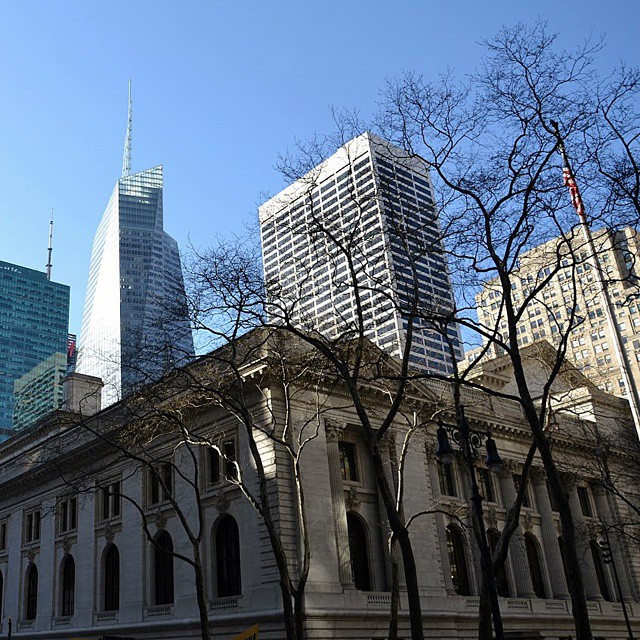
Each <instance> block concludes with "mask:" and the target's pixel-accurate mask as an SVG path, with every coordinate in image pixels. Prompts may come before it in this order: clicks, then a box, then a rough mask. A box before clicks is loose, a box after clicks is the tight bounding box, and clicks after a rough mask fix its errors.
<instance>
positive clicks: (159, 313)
mask: <svg viewBox="0 0 640 640" xmlns="http://www.w3.org/2000/svg"><path fill="white" fill-rule="evenodd" d="M162 190H163V177H162V167H161V166H158V167H154V168H152V169H147V170H146V171H141V172H140V173H135V174H132V175H127V176H125V177H123V178H120V180H118V182H117V184H116V187H115V189H114V190H113V193H112V195H111V198H110V200H109V203H108V204H107V208H106V210H105V212H104V215H103V216H102V221H101V222H100V225H99V226H98V230H97V232H96V235H95V238H94V241H93V250H92V254H91V265H90V268H89V281H88V284H87V295H86V299H85V306H84V315H83V319H82V332H81V334H80V348H79V353H78V361H77V365H76V371H78V372H79V373H84V374H88V375H93V376H98V377H100V378H102V380H103V382H104V385H105V386H104V388H103V392H102V401H103V406H106V405H108V404H112V403H113V402H115V401H117V400H119V399H120V398H122V397H123V396H124V395H126V394H127V393H129V392H130V391H131V390H132V389H133V388H134V387H135V386H136V385H139V384H141V383H145V382H149V381H152V380H154V379H156V378H158V377H159V376H160V375H162V373H163V372H165V371H168V370H170V369H171V368H172V367H174V366H178V365H180V364H183V363H185V362H186V360H187V359H188V358H189V357H191V356H192V355H193V338H192V335H191V328H190V324H189V319H188V314H187V309H186V298H185V293H184V283H183V279H182V269H181V265H180V255H179V253H178V245H177V243H176V241H175V240H174V239H173V238H171V237H170V236H169V235H168V234H167V233H165V232H164V230H163V207H162V193H163V191H162Z"/></svg>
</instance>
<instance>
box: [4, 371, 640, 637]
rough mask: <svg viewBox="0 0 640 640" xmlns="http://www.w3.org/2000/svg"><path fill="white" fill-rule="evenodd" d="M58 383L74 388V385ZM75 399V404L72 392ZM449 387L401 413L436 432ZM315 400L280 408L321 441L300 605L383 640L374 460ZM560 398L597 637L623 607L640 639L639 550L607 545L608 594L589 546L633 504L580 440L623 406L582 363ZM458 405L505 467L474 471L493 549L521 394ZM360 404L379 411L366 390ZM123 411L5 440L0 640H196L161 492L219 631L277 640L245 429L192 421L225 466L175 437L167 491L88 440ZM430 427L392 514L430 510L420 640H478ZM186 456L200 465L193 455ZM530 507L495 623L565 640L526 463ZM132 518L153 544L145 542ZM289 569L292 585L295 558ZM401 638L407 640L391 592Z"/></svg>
mask: <svg viewBox="0 0 640 640" xmlns="http://www.w3.org/2000/svg"><path fill="white" fill-rule="evenodd" d="M191 366H192V367H197V366H199V365H198V363H196V364H194V365H191ZM531 366H532V368H535V366H539V359H533V360H532V364H531ZM247 375H249V374H247ZM251 375H255V374H254V373H251ZM479 376H481V377H482V379H483V381H484V382H485V383H486V384H487V385H489V386H490V385H494V386H495V388H496V389H497V388H498V387H499V388H500V390H501V391H502V392H504V393H506V394H508V393H511V392H512V390H513V381H512V380H511V379H510V377H509V367H508V364H506V363H505V362H504V361H502V360H496V361H495V365H494V367H493V369H489V368H488V367H485V370H484V371H482V372H481V373H480V374H479ZM532 376H535V370H534V371H532ZM70 380H71V381H70V382H69V383H68V384H72V383H73V377H72V378H71V379H70ZM81 382H82V384H83V385H85V388H86V385H87V384H89V383H90V382H91V381H90V380H89V379H88V377H87V376H82V379H81ZM578 383H580V384H578ZM270 384H271V383H270V382H269V380H268V378H267V377H265V378H263V379H260V380H258V381H257V382H256V384H255V391H256V395H255V396H253V400H252V401H253V405H252V411H254V412H255V414H256V416H257V420H258V422H259V420H260V419H261V418H260V416H259V415H258V414H259V413H260V412H261V411H264V412H265V416H263V418H264V419H266V413H269V414H273V413H277V412H279V411H280V410H281V409H282V407H280V406H279V402H280V400H279V398H280V396H279V395H278V393H277V389H276V386H277V385H273V386H272V387H270ZM416 389H418V391H416ZM71 391H73V389H70V391H69V393H68V396H67V397H68V398H72V397H74V395H73V393H71ZM450 391H451V390H450V388H449V387H448V385H447V384H446V383H444V382H439V381H428V382H425V383H424V385H421V386H420V387H416V388H415V389H414V390H413V391H412V398H411V409H410V410H409V409H407V411H408V412H409V413H411V412H417V411H419V409H417V408H416V407H420V406H427V405H429V406H434V405H438V406H440V407H441V408H442V410H443V413H441V415H442V416H444V417H445V419H447V416H450V415H451V414H450V413H448V411H449V409H447V406H448V405H447V403H448V402H449V400H448V398H449V397H450ZM310 394H311V392H310V391H308V390H303V392H302V393H301V394H300V395H298V396H297V397H296V400H295V402H294V403H293V404H292V410H293V423H295V424H303V423H304V424H310V422H308V421H307V419H308V418H310V417H311V418H313V419H314V420H316V419H317V420H316V423H317V431H316V432H314V437H313V439H312V440H311V441H310V442H309V445H308V448H307V449H306V450H305V451H304V453H303V455H301V458H300V461H301V477H302V483H303V486H304V489H305V496H306V505H307V506H306V519H307V522H308V523H309V544H310V549H311V565H310V573H309V580H308V585H307V590H306V600H305V610H306V624H307V628H308V630H309V637H310V638H317V639H323V638H324V639H329V638H342V639H346V638H363V637H366V638H375V639H379V640H382V639H383V638H385V637H387V625H388V614H389V607H390V601H391V596H390V592H389V583H390V563H389V554H388V550H387V543H386V532H387V527H386V524H385V517H384V515H383V514H384V509H383V507H382V504H381V501H380V498H379V495H378V491H377V488H376V481H375V477H374V471H373V466H372V462H371V460H370V458H369V454H368V449H367V447H366V446H365V441H364V439H363V437H362V434H361V430H360V429H359V428H358V426H357V424H358V422H357V419H356V415H355V412H354V409H353V407H351V406H349V404H348V402H345V401H344V400H345V397H344V396H341V395H340V392H339V391H337V390H336V389H335V388H334V389H333V390H332V391H331V392H329V391H327V396H326V398H325V399H324V401H323V407H324V411H323V413H322V414H320V415H318V414H317V413H316V414H315V417H314V416H313V414H314V410H315V409H314V403H313V401H312V398H311V397H310ZM311 395H313V397H315V395H316V394H315V393H313V394H311ZM554 397H555V400H554V403H555V405H554V406H555V407H556V410H555V413H554V415H555V418H554V420H555V423H554V425H555V426H554V428H556V429H557V434H558V435H557V442H556V445H555V451H556V453H557V459H558V460H560V461H561V463H562V468H563V472H564V474H565V478H566V484H567V488H568V490H569V493H570V497H571V508H572V511H573V515H574V517H575V520H576V524H577V530H578V536H579V553H580V557H581V559H582V562H583V573H584V581H585V588H586V595H587V598H588V600H589V610H590V615H591V620H592V625H593V629H594V635H595V636H596V637H599V638H607V639H608V640H612V639H614V638H625V637H627V633H626V629H625V624H624V618H623V613H622V603H621V602H620V600H621V596H622V598H623V599H624V602H625V605H626V607H627V609H628V612H629V614H630V619H631V621H632V624H633V625H634V628H636V630H637V632H639V633H640V598H639V596H640V590H639V582H638V576H639V575H640V554H639V553H638V549H637V544H631V543H629V541H628V539H626V538H623V537H618V536H617V535H613V534H612V550H613V557H614V560H615V563H616V568H617V570H618V573H619V577H620V585H621V593H618V592H617V589H616V585H615V581H614V576H613V574H612V571H611V565H606V564H604V562H603V558H602V554H601V551H600V546H599V544H598V543H599V542H601V540H602V531H603V528H602V527H603V523H604V524H606V525H612V524H614V523H616V522H620V521H624V520H625V518H628V513H627V511H628V509H627V507H625V505H624V504H623V503H622V502H621V501H620V500H617V499H614V497H613V496H612V495H611V494H609V493H605V492H604V491H603V490H601V489H599V486H600V485H599V482H598V475H597V465H596V464H594V462H593V457H592V453H593V442H591V441H590V434H592V433H593V429H594V428H595V427H597V428H598V429H600V430H601V431H603V432H612V431H614V430H615V429H619V428H625V427H624V424H625V421H627V420H628V416H627V407H626V403H625V401H624V400H622V399H619V398H614V397H612V396H608V395H606V394H604V393H603V392H601V391H600V390H599V389H597V388H596V387H595V386H594V385H592V384H590V383H589V382H588V381H587V380H586V379H584V378H583V377H582V376H581V374H580V373H579V372H577V371H575V370H569V371H568V373H567V374H566V375H563V376H562V377H561V378H560V379H559V380H558V383H557V390H556V392H555V396H554ZM463 400H464V402H465V405H466V406H467V415H468V417H469V419H470V421H471V424H472V426H473V427H474V428H477V429H479V430H481V431H483V432H486V431H487V430H489V429H490V430H491V433H492V435H493V437H494V438H495V440H496V442H497V445H498V449H499V451H500V454H501V456H502V458H503V460H504V465H503V469H502V471H501V473H500V475H499V476H494V475H492V474H491V473H489V472H488V470H487V469H484V468H483V467H482V462H481V461H480V462H479V468H478V479H479V482H480V485H481V487H482V493H483V495H484V497H485V522H486V526H487V529H488V531H489V539H490V540H492V536H495V532H497V531H500V530H501V529H502V527H503V525H504V522H505V517H506V509H507V508H508V507H509V506H510V504H511V503H512V501H513V499H514V496H515V492H516V487H517V483H518V482H519V481H520V478H519V474H520V472H521V468H522V464H523V462H524V460H525V457H526V453H527V450H528V448H529V444H530V439H529V437H528V434H527V429H526V427H525V426H524V423H523V419H522V414H521V412H520V408H519V405H518V404H517V403H516V402H515V401H510V400H507V399H504V398H498V397H495V396H491V395H489V394H486V393H480V392H479V391H475V390H468V391H466V392H465V393H464V394H463ZM371 401H372V402H382V401H381V400H380V398H378V399H376V397H375V396H372V400H371ZM72 404H73V403H72ZM121 405H122V403H119V404H116V405H112V406H111V407H108V408H107V409H105V410H102V411H98V412H97V413H96V414H95V415H93V416H92V417H90V418H86V417H85V418H84V419H83V420H82V421H80V420H79V419H78V414H76V413H74V412H73V411H63V412H58V413H57V414H54V415H52V416H51V417H50V418H49V419H48V420H46V421H44V422H42V423H40V425H39V428H38V429H33V430H30V431H28V432H25V433H23V434H20V435H19V436H17V437H16V438H14V439H12V440H10V441H9V442H7V443H4V444H3V445H2V446H1V448H0V496H2V498H1V499H0V608H1V609H0V621H1V622H0V624H1V625H2V627H1V630H0V633H1V634H4V635H6V634H7V633H8V629H9V624H10V622H9V621H10V620H11V626H12V637H13V638H29V639H34V638H61V639H70V638H83V639H85V638H86V639H89V638H91V639H98V638H102V637H107V636H110V637H118V638H136V639H139V640H142V639H144V640H151V639H160V638H172V639H175V640H177V639H183V638H185V639H186V638H196V637H199V626H198V625H199V622H198V610H197V606H196V593H195V589H194V579H193V571H192V568H191V567H190V566H189V565H188V564H187V563H185V562H184V561H182V560H180V559H179V558H178V557H173V556H172V555H171V554H169V553H168V552H167V550H169V549H172V550H173V551H174V552H175V553H176V554H185V555H189V553H190V545H189V542H188V540H187V538H186V536H185V532H184V528H183V527H182V526H181V523H180V520H179V518H178V517H177V515H176V511H175V509H174V508H173V507H172V505H171V502H170V500H168V499H167V492H168V491H170V492H171V495H172V497H173V498H174V499H175V500H176V501H177V503H178V504H179V505H180V507H181V509H182V512H183V513H184V514H186V518H187V519H188V520H189V521H190V523H191V524H192V525H193V526H196V525H197V516H198V511H197V509H196V508H195V506H194V507H193V508H191V506H192V503H191V502H189V501H190V500H192V501H193V500H194V498H193V496H194V493H193V491H194V490H197V492H198V495H199V497H200V498H201V501H202V514H203V531H204V535H203V538H202V543H201V553H202V557H203V564H204V567H205V590H206V594H207V601H208V607H209V616H210V621H211V627H212V631H213V636H214V637H215V638H216V639H220V640H222V639H223V638H224V639H227V638H231V637H233V636H234V634H237V633H240V632H241V631H242V630H244V629H246V628H248V627H251V626H252V625H254V624H258V625H259V629H260V631H259V633H260V636H259V637H260V638H261V639H262V638H272V639H275V638H283V637H285V635H284V630H283V622H282V603H281V597H280V592H279V589H278V580H279V575H278V571H277V568H276V566H275V563H274V557H273V553H272V551H271V547H270V545H269V540H268V536H267V535H266V530H265V526H264V523H263V522H262V520H261V518H260V517H259V516H258V514H257V513H256V511H255V510H254V509H253V508H252V506H251V505H250V504H249V502H248V501H247V499H246V498H245V497H244V496H243V495H242V492H241V490H240V488H239V486H238V485H237V484H236V482H235V481H234V478H235V477H236V474H238V473H240V474H241V477H242V478H246V482H247V485H248V487H249V489H251V487H254V488H255V484H252V483H254V482H255V479H254V475H255V474H254V462H253V459H252V457H251V456H250V454H249V451H248V446H247V434H246V432H245V431H244V430H243V428H241V427H239V425H238V420H237V417H234V416H233V415H231V414H230V413H229V412H228V411H225V410H224V409H223V408H221V407H220V406H214V404H212V405H211V406H210V407H209V408H205V410H202V411H198V412H197V413H196V414H193V415H192V416H188V417H187V418H186V419H187V420H188V421H189V425H190V427H192V429H193V431H192V433H199V434H207V436H208V437H209V436H210V437H211V438H215V442H216V443H217V445H218V448H219V451H221V452H223V453H224V455H223V456H222V457H220V455H219V453H218V454H212V453H211V449H210V447H206V446H195V445H194V446H193V447H191V448H188V447H186V446H185V445H181V446H178V442H177V440H176V437H177V436H175V434H173V433H172V432H170V431H167V432H166V433H164V434H163V435H162V437H159V438H157V445H154V447H156V449H157V451H158V452H159V453H158V456H157V458H156V460H157V461H158V462H157V464H158V465H160V466H158V467H157V468H158V469H160V476H161V477H162V478H163V481H162V482H160V483H159V482H158V480H157V478H156V476H153V475H151V474H150V473H149V469H148V468H147V467H146V466H145V465H142V466H141V465H140V464H138V461H136V460H132V459H131V458H127V457H123V456H122V455H119V454H118V453H117V452H115V451H114V450H112V449H109V448H105V443H104V441H103V440H102V436H101V435H100V434H104V433H105V432H108V430H109V429H112V428H113V426H114V425H122V424H125V425H126V421H125V422H124V423H123V420H122V416H123V415H124V414H123V410H124V409H123V407H122V406H121ZM85 406H86V405H85ZM74 408H77V406H76V407H74V406H67V409H74ZM96 408H97V407H94V409H96ZM409 413H408V414H407V415H409ZM316 423H314V424H316ZM404 424H405V423H404V422H402V424H400V423H398V425H397V427H394V430H393V431H392V432H391V434H390V437H389V439H388V459H387V462H386V464H387V467H388V471H389V477H390V479H392V478H393V477H395V475H396V472H397V461H398V460H399V459H401V451H400V448H401V446H402V443H403V440H404V435H406V427H405V426H403V425H404ZM105 430H107V431H105ZM435 430H436V425H435V424H434V423H433V422H429V421H427V422H426V423H425V424H424V425H423V426H422V427H421V428H420V429H418V430H417V431H416V432H415V433H414V435H413V437H412V440H411V442H412V444H411V446H410V447H409V448H408V450H407V455H406V462H405V466H404V473H403V478H404V482H405V491H404V512H405V514H407V515H408V514H418V513H420V512H427V513H425V514H424V515H422V516H420V517H417V518H416V520H415V521H414V523H413V524H412V527H411V539H412V543H413V548H414V550H415V555H416V563H417V569H418V576H419V585H420V593H421V597H422V607H423V612H424V623H425V629H426V635H427V637H431V638H469V639H471V638H475V637H477V616H478V604H479V598H478V593H479V589H480V571H479V558H478V553H477V551H476V550H475V546H474V544H473V536H472V534H471V531H470V529H469V527H468V525H469V506H468V505H469V489H468V487H469V482H468V477H467V475H466V471H465V469H464V467H463V465H462V463H461V461H460V460H455V461H454V463H453V464H452V465H451V466H448V467H445V466H443V465H441V464H440V463H439V462H438V460H437V459H436V457H435ZM258 445H259V449H260V456H261V458H262V460H263V462H264V465H265V474H266V478H267V481H268V483H269V486H270V495H272V496H273V500H274V505H275V507H276V517H277V521H278V527H279V530H280V533H281V539H282V542H283V545H284V546H285V548H286V549H287V550H288V551H289V552H290V553H289V558H297V557H298V555H299V553H300V545H301V542H300V539H299V535H298V532H299V518H300V514H299V512H298V511H297V509H296V501H295V499H294V494H295V486H294V482H293V475H292V472H291V465H290V463H289V462H288V460H287V459H286V457H285V456H282V455H280V453H279V452H278V451H277V450H276V448H275V445H274V444H273V442H272V441H271V440H269V439H268V438H261V439H259V440H258ZM193 451H195V452H196V457H195V458H190V452H193ZM163 456H170V458H168V457H167V458H164V457H163ZM165 459H166V460H168V459H170V460H171V466H169V467H167V469H168V471H166V472H165V471H164V470H163V469H164V468H163V467H161V465H163V464H165V463H164V462H162V460H165ZM190 460H191V462H190ZM194 460H195V461H196V463H199V467H198V468H197V469H195V467H194V464H195V463H194V462H193V461H194ZM154 464H156V463H154ZM236 464H237V466H236ZM634 464H637V460H636V459H635V458H634V457H633V455H631V454H630V453H629V452H625V451H622V450H616V451H612V453H611V457H610V465H611V467H612V468H614V469H616V468H619V467H625V468H629V467H630V466H631V465H634ZM83 469H84V472H83ZM194 472H195V473H196V475H195V476H194V475H193V474H194ZM194 478H195V486H192V485H190V480H193V479H194ZM74 479H75V480H74ZM392 481H393V480H392ZM526 495H527V497H526V501H525V504H524V506H523V510H522V515H521V526H520V528H519V529H518V531H517V532H516V534H515V536H514V538H513V541H512V543H511V546H510V549H509V557H508V561H507V564H506V567H505V571H504V572H503V573H501V574H500V575H499V576H498V588H499V591H500V594H501V598H500V606H501V610H502V612H503V616H504V623H505V628H506V630H507V631H508V632H509V633H512V634H515V633H520V635H517V636H516V635H513V636H512V637H519V638H546V639H547V640H562V639H567V638H570V637H572V636H573V624H572V617H571V614H570V603H569V600H568V597H569V596H568V593H567V585H566V580H565V577H564V571H563V562H562V551H561V542H559V522H558V520H559V516H558V513H557V512H555V511H554V506H553V503H552V501H551V500H550V497H549V493H548V491H547V487H546V482H545V475H544V472H543V470H542V468H541V464H540V462H539V461H536V462H535V463H534V468H533V472H532V474H531V477H530V480H529V483H528V488H527V494H526ZM629 499H630V500H632V501H633V500H635V497H634V496H633V495H630V497H629ZM143 514H144V515H146V522H147V525H148V529H149V534H150V535H151V536H152V537H153V539H154V540H155V542H156V544H155V545H154V544H152V543H151V542H150V541H149V539H148V537H147V535H146V534H145V532H144V531H143V528H142V515H143ZM291 570H292V572H293V574H294V575H295V572H296V561H294V560H292V565H291ZM400 637H408V616H407V602H406V598H405V593H404V591H403V590H402V589H401V604H400Z"/></svg>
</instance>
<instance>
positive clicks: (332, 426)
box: [324, 419, 354, 589]
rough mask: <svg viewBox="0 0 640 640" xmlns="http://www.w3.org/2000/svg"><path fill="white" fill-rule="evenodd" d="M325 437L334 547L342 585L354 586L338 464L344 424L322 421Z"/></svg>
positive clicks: (340, 470) (340, 468) (340, 473)
mask: <svg viewBox="0 0 640 640" xmlns="http://www.w3.org/2000/svg"><path fill="white" fill-rule="evenodd" d="M324 425H325V431H326V438H327V457H328V460H329V483H330V486H331V505H332V507H333V521H334V523H335V533H336V549H337V552H338V569H339V575H340V582H341V584H342V586H343V587H347V588H351V589H353V588H354V585H353V575H352V573H351V554H350V552H349V531H348V529H347V508H346V505H345V501H344V488H343V486H342V467H341V465H340V448H339V446H338V441H339V440H340V436H341V435H342V432H343V430H344V425H341V424H337V423H335V422H333V421H329V420H326V419H325V421H324Z"/></svg>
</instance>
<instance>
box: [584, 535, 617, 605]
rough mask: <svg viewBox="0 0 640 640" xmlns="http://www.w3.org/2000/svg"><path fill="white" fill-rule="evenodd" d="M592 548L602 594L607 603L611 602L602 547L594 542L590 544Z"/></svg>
mask: <svg viewBox="0 0 640 640" xmlns="http://www.w3.org/2000/svg"><path fill="white" fill-rule="evenodd" d="M589 546H590V547H591V555H592V557H593V566H594V568H595V570H596V577H597V578H598V586H599V587H600V593H601V594H602V597H603V598H604V599H605V600H606V601H607V602H611V600H612V598H611V592H610V591H609V585H608V583H607V576H606V574H605V571H604V565H603V563H602V553H601V551H600V547H599V546H598V543H597V542H596V541H595V540H592V541H591V542H590V543H589Z"/></svg>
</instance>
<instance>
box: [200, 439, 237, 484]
mask: <svg viewBox="0 0 640 640" xmlns="http://www.w3.org/2000/svg"><path fill="white" fill-rule="evenodd" d="M218 446H219V447H220V449H221V450H222V457H223V460H222V461H221V460H220V453H219V452H218V450H217V449H215V448H214V447H207V452H206V462H205V472H206V475H205V479H206V483H207V486H210V487H214V486H216V485H218V484H220V483H221V482H222V481H223V480H226V479H230V480H237V479H238V470H237V467H236V464H235V462H236V441H235V438H229V439H228V440H224V441H223V442H221V443H220V444H219V445H218ZM223 474H224V475H223Z"/></svg>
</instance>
